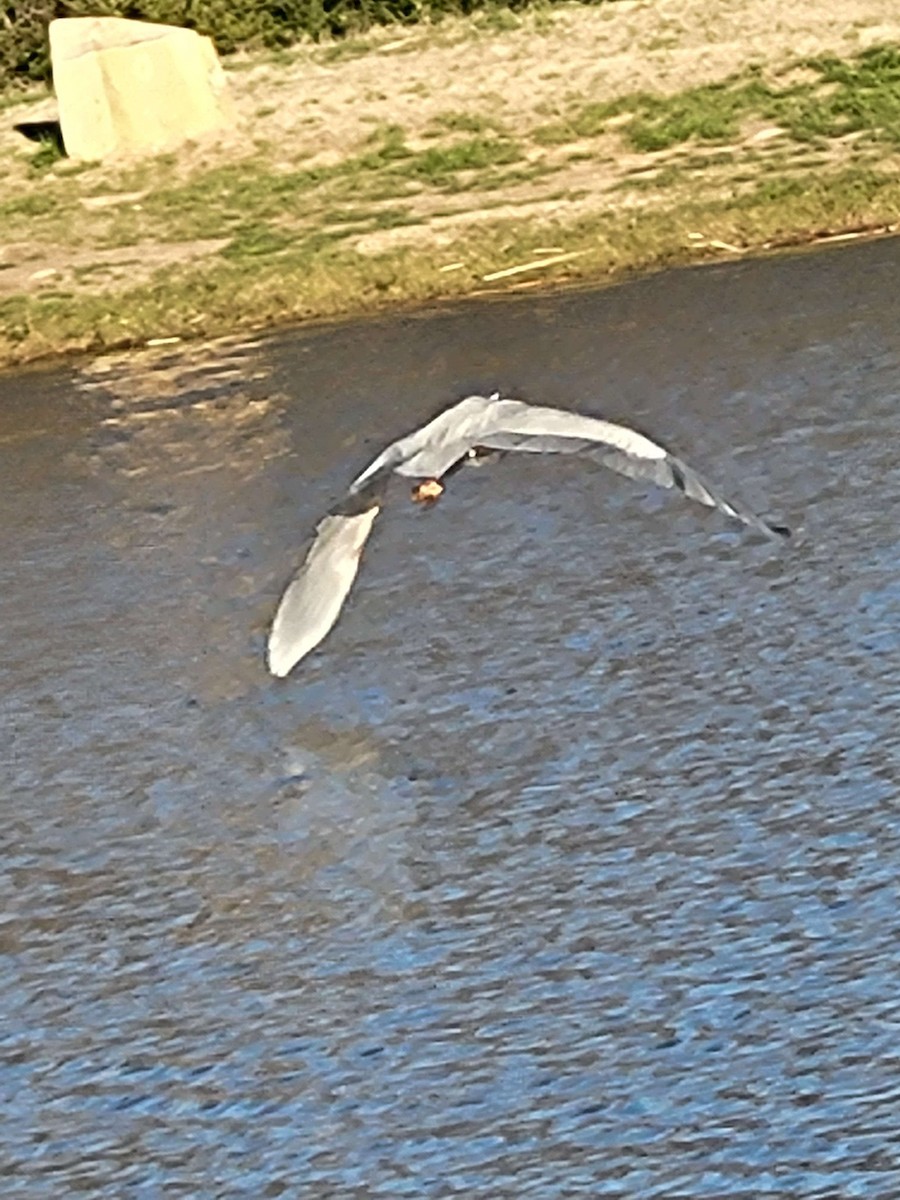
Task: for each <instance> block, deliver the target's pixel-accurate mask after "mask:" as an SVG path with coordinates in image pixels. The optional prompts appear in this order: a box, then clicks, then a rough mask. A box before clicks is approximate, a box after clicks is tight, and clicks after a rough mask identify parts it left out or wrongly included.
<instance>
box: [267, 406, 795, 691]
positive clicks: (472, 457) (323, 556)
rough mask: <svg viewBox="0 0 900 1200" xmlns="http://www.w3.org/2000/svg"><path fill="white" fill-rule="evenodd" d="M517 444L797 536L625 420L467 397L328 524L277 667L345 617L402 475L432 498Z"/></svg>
mask: <svg viewBox="0 0 900 1200" xmlns="http://www.w3.org/2000/svg"><path fill="white" fill-rule="evenodd" d="M509 451H521V452H525V453H531V454H578V455H580V456H581V457H583V458H589V459H592V460H593V461H595V462H599V463H602V465H603V466H605V467H610V468H611V469H612V470H614V471H618V472H619V473H620V474H622V475H628V476H630V477H631V478H632V479H647V480H650V481H651V482H652V483H655V484H657V485H659V486H660V487H666V488H672V487H674V488H678V489H679V490H680V491H681V492H683V493H684V495H685V496H687V497H688V499H690V500H697V501H699V503H700V504H705V505H707V506H708V507H710V508H718V509H720V510H721V511H722V512H723V513H725V515H726V516H728V517H731V518H733V519H734V520H736V521H740V522H742V523H743V524H744V525H747V526H749V527H750V528H751V529H754V530H756V531H757V532H759V533H762V534H764V535H765V536H766V537H769V538H773V539H779V538H782V537H788V536H789V535H790V531H789V530H788V529H786V528H785V527H784V526H782V525H771V524H769V522H768V521H764V520H763V519H762V517H758V516H757V515H756V514H755V513H753V512H751V511H750V510H749V509H748V508H745V507H744V506H743V505H741V504H740V503H738V502H737V501H733V500H726V499H725V498H724V497H723V496H721V495H720V494H719V493H718V492H717V491H715V489H714V488H713V487H712V486H711V485H710V484H708V483H706V481H705V480H703V479H702V478H701V477H700V476H699V475H698V474H697V473H696V471H694V470H693V469H692V468H691V467H689V466H688V465H687V463H685V462H682V460H681V459H680V458H676V457H675V455H674V454H670V453H669V452H668V450H666V449H665V448H664V447H663V446H660V445H658V444H657V443H656V442H654V441H651V440H650V438H648V437H645V436H644V435H643V434H641V433H637V432H636V431H635V430H633V429H629V428H628V427H627V426H625V425H615V424H613V423H612V422H611V421H602V420H599V419H598V418H596V417H586V416H582V415H580V414H579V413H573V412H566V411H564V410H563V409H558V408H544V407H540V406H538V405H534V404H526V403H525V402H524V401H521V400H510V399H504V398H501V396H500V395H499V393H495V394H494V395H492V396H489V397H485V396H467V397H466V399H464V400H460V401H459V402H458V403H457V404H454V405H453V406H452V407H450V408H448V409H445V410H444V411H443V412H442V413H440V414H439V415H438V416H437V417H435V418H434V420H433V421H429V422H428V424H427V425H423V426H422V428H421V429H416V430H414V431H413V432H412V433H408V434H407V435H406V436H405V437H402V438H399V439H398V440H397V441H396V442H392V443H391V444H390V445H389V446H388V447H387V448H386V449H385V450H383V451H382V452H381V454H379V455H378V457H377V458H376V459H375V460H374V461H373V462H372V463H370V464H369V466H367V467H366V469H365V470H364V471H363V472H362V474H361V475H358V476H357V477H356V479H354V480H353V482H352V483H351V484H350V487H349V489H348V491H347V493H346V495H345V496H344V498H343V499H342V500H341V501H340V503H338V504H337V505H336V506H335V507H334V508H333V509H332V510H331V512H330V513H329V514H328V515H327V516H326V517H325V518H324V519H323V520H322V521H320V522H319V524H318V526H317V527H316V535H315V538H314V540H313V543H312V546H311V547H310V549H309V552H308V553H307V555H306V559H305V560H304V562H303V564H302V565H301V567H300V569H299V571H298V572H297V574H296V575H295V576H294V578H293V580H292V581H291V583H290V584H289V585H288V587H287V589H286V590H285V592H284V595H283V596H282V597H281V601H280V603H279V605H278V609H277V611H276V613H275V618H274V620H273V621H272V627H271V630H270V632H269V641H268V666H269V670H270V671H271V673H272V674H273V675H277V676H285V675H287V674H288V673H289V672H290V671H291V670H292V669H293V668H294V667H295V666H296V665H297V663H298V662H299V661H300V660H301V659H302V658H303V657H305V655H307V654H309V652H310V651H311V650H313V649H314V648H315V647H316V646H317V645H318V644H319V642H321V641H322V639H323V638H324V637H325V636H326V634H327V633H328V632H329V630H330V629H331V628H332V626H333V625H334V624H335V622H336V621H337V619H338V616H339V614H340V611H341V608H342V607H343V604H344V601H345V599H346V598H347V594H348V592H349V591H350V588H351V587H352V586H353V580H354V579H355V578H356V572H357V570H358V568H359V560H360V556H361V554H362V551H363V547H364V546H365V544H366V539H367V538H368V536H369V534H370V533H371V532H372V526H373V524H374V522H375V518H376V517H377V516H378V513H379V511H380V509H381V508H382V506H383V503H384V498H385V493H386V490H387V484H388V481H389V479H390V477H391V476H392V475H393V474H395V473H396V474H398V475H403V476H407V477H410V478H414V479H418V480H419V482H418V483H417V484H416V485H415V486H414V487H413V489H412V499H413V500H415V501H416V502H418V503H420V504H426V505H427V504H433V503H435V502H436V501H437V500H438V499H439V498H440V496H441V494H442V493H443V491H444V480H445V479H446V478H447V477H448V476H449V475H451V474H453V473H454V472H455V471H456V470H457V469H459V467H461V466H463V465H465V464H466V463H467V462H477V461H478V460H479V459H481V458H482V457H484V456H490V455H491V454H493V455H498V454H505V453H507V452H509Z"/></svg>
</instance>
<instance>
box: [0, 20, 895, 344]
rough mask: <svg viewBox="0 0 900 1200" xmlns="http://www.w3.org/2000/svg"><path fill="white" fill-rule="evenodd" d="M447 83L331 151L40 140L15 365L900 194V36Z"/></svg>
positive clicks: (645, 254)
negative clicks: (875, 42) (725, 70)
mask: <svg viewBox="0 0 900 1200" xmlns="http://www.w3.org/2000/svg"><path fill="white" fill-rule="evenodd" d="M530 33H531V35H532V36H533V35H534V29H533V28H532V29H531V30H530ZM435 36H437V35H435ZM442 36H446V33H444V34H443V35H442ZM466 36H469V35H466ZM471 36H477V34H476V35H471ZM481 36H484V34H483V33H482V35H481ZM401 49H402V47H401ZM376 52H380V49H379V46H378V44H377V43H376V44H375V45H374V46H371V45H367V44H362V45H361V46H356V47H354V46H350V47H348V46H344V47H343V49H342V54H343V56H344V61H346V60H347V57H346V56H347V55H348V54H352V53H356V54H359V55H361V56H365V55H367V54H374V53H376ZM410 52H412V51H410ZM322 54H323V55H325V54H327V49H325V50H323V51H322ZM250 69H252V63H251V64H250ZM329 69H330V70H332V71H334V70H339V69H340V61H338V62H337V63H336V64H335V62H334V60H332V62H330V63H329ZM268 77H270V78H277V66H276V67H275V68H272V70H270V72H269V76H268ZM435 91H436V94H435V96H434V97H431V98H430V99H431V104H430V107H429V105H428V104H427V103H426V99H428V98H427V97H426V96H425V95H424V94H423V95H422V96H421V97H420V100H421V103H420V104H419V105H417V108H416V112H417V113H421V114H422V115H421V119H417V121H416V122H411V123H410V124H409V125H406V124H401V123H399V122H398V123H384V122H382V123H380V124H378V125H376V126H375V127H374V128H370V129H369V131H368V132H367V133H366V132H364V131H363V133H362V136H359V133H360V131H359V130H357V131H356V133H357V136H355V137H352V138H351V137H348V138H346V139H345V140H346V142H347V143H348V144H346V145H339V146H337V147H336V148H332V149H330V150H329V152H328V153H327V154H322V153H318V154H315V153H314V154H310V153H308V151H307V149H306V148H304V147H291V146H285V145H284V144H281V143H279V144H277V145H273V144H272V143H270V142H266V141H265V140H264V139H258V140H257V144H255V145H251V146H249V147H248V146H247V145H246V144H244V145H243V147H242V148H241V149H240V150H237V151H236V150H235V149H234V148H230V149H227V150H226V152H224V153H218V154H216V153H204V154H199V155H195V156H194V158H193V159H190V160H189V159H186V158H185V156H183V155H179V156H178V157H173V156H170V157H164V158H162V159H158V160H155V161H152V162H144V163H140V164H137V165H133V166H130V167H122V168H118V169H114V168H104V167H100V166H97V165H93V166H92V165H87V166H84V165H77V164H73V163H69V162H67V161H66V160H59V159H58V158H57V157H56V156H55V154H54V151H53V148H52V146H50V145H44V146H39V147H35V148H33V150H32V151H31V153H30V157H29V159H27V160H25V162H24V165H23V166H22V167H21V170H20V176H21V177H20V181H19V186H17V187H16V188H15V189H14V191H13V192H12V193H10V192H7V195H6V197H5V198H4V199H2V200H0V242H5V243H6V244H7V245H8V246H12V247H19V248H22V247H24V248H26V252H25V253H24V255H23V256H22V257H21V262H19V263H18V264H14V265H13V266H12V267H8V269H7V270H6V271H2V270H0V362H2V363H6V364H11V363H16V362H24V361H27V360H30V359H34V358H36V357H40V356H43V355H49V354H55V353H59V352H65V351H70V350H98V349H104V348H108V347H113V346H123V345H129V344H141V343H144V342H146V341H148V340H151V339H154V338H164V337H194V336H200V335H211V334H218V333H222V332H225V331H230V330H234V329H236V328H239V327H258V326H261V325H271V324H278V323H281V322H287V321H296V320H303V319H307V318H312V317H325V316H336V315H345V314H353V313H358V312H366V311H372V310H374V309H379V308H383V307H385V306H388V305H395V304H404V303H411V302H421V301H425V300H432V299H436V298H440V297H452V296H461V295H466V294H472V293H473V292H478V291H486V290H498V289H507V288H521V287H528V286H535V285H549V284H551V283H552V284H558V283H560V282H563V281H566V280H575V279H577V280H591V281H598V282H599V281H604V280H610V279H613V278H616V277H617V276H619V275H621V274H622V273H623V272H627V271H631V270H636V269H646V268H653V267H658V266H661V265H663V264H672V263H682V262H688V261H696V260H698V259H703V258H709V257H723V256H724V257H735V256H737V255H739V254H742V253H745V252H757V251H761V250H765V249H771V248H773V247H776V246H780V245H785V244H796V243H799V242H803V241H804V240H815V239H817V238H820V237H821V236H822V235H823V234H840V233H842V232H847V231H849V232H857V233H859V232H862V231H863V230H867V229H871V230H882V229H885V228H888V227H892V226H893V224H894V222H895V221H896V220H897V219H898V213H900V182H898V179H900V176H898V172H897V167H898V165H900V51H898V49H897V48H896V47H895V46H892V45H882V46H873V47H870V48H868V49H866V50H864V51H862V52H861V53H859V54H856V55H854V56H852V57H851V58H844V59H842V58H840V57H837V56H835V55H833V54H821V55H817V56H814V57H805V58H803V59H796V58H795V59H791V60H790V61H786V62H781V63H779V64H777V66H776V67H774V68H773V67H765V66H764V65H761V64H754V65H752V66H749V67H748V66H744V67H742V69H741V70H739V71H737V72H734V73H732V74H731V75H729V76H726V77H725V78H724V79H718V80H714V81H712V82H709V83H701V84H698V85H696V86H691V87H686V88H681V89H679V90H676V91H673V92H669V93H668V94H662V93H658V92H652V91H649V90H641V91H633V92H625V91H622V92H620V93H619V94H617V95H612V96H610V95H606V96H600V97H598V98H594V97H592V96H590V95H584V94H583V92H579V93H578V94H570V95H566V94H561V93H560V92H559V90H558V89H556V90H555V91H554V95H553V100H552V101H551V102H548V103H542V104H541V105H538V106H537V108H532V110H531V111H530V112H527V113H523V114H521V115H519V116H514V117H512V118H511V117H510V114H509V112H507V111H504V110H503V109H502V107H501V106H500V105H495V106H490V105H486V104H485V103H484V101H483V99H479V101H478V103H477V104H471V103H470V104H466V105H459V106H458V107H449V106H447V104H446V99H445V98H444V93H442V92H441V89H440V88H439V87H437V88H436V89H435ZM271 94H272V96H273V97H277V95H278V92H277V88H275V89H272V91H271ZM265 99H266V96H265V94H263V93H262V92H261V91H260V92H257V93H256V94H255V95H254V97H253V103H254V104H255V105H256V111H257V114H258V119H259V121H260V122H263V121H264V118H265V108H266V104H265ZM273 102H274V101H273ZM373 107H377V105H374V103H373ZM259 114H262V115H259ZM20 157H21V156H20ZM29 248H30V250H29ZM4 288H5V290H2V289H4Z"/></svg>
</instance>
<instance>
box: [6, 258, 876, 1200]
mask: <svg viewBox="0 0 900 1200" xmlns="http://www.w3.org/2000/svg"><path fill="white" fill-rule="evenodd" d="M898 269H900V243H898V242H896V241H883V242H877V243H870V244H868V245H864V246H857V247H853V248H849V249H848V248H845V249H843V250H841V251H839V252H830V253H818V254H803V255H799V256H795V257H789V258H783V259H778V260H770V261H763V262H757V263H747V264H741V265H737V266H730V267H712V268H705V269H702V270H690V271H683V272H677V273H671V274H667V275H660V276H657V277H655V278H651V279H647V280H643V281H639V282H635V283H630V284H628V285H625V286H622V287H619V288H616V289H612V290H608V291H604V292H601V293H591V292H573V293H568V294H565V295H559V296H550V297H544V298H535V297H534V296H530V297H528V298H525V299H517V300H512V301H506V302H493V303H490V304H484V303H482V304H481V305H475V304H473V305H469V306H464V307H461V308H458V309H452V310H444V311H438V312H434V313H424V314H421V315H419V316H415V317H404V318H399V319H385V320H383V321H374V322H368V323H365V324H361V325H359V324H358V325H347V326H341V327H336V328H328V329H323V330H312V331H301V332H299V333H292V334H284V335H280V336H278V337H273V338H270V339H262V340H259V341H255V342H241V341H239V340H237V339H233V340H229V341H224V342H221V343H217V344H214V345H207V346H191V347H178V348H175V349H172V348H167V349H166V350H158V351H155V352H153V353H150V352H141V353H133V354H130V355H121V356H110V357H108V358H105V359H98V360H94V361H92V362H91V361H84V362H83V363H81V364H79V365H77V366H75V367H74V368H70V369H67V370H64V371H60V372H56V373H44V372H31V373H27V374H24V375H19V376H6V377H0V512H2V514H3V520H2V523H0V627H2V629H3V631H4V647H5V649H4V654H3V689H2V700H0V722H2V728H0V744H2V745H3V746H5V747H6V755H7V759H6V763H5V769H4V771H3V776H4V779H5V783H4V787H3V793H4V818H5V819H4V821H3V822H2V826H0V839H2V860H0V863H2V867H0V888H2V902H0V948H2V958H0V1013H2V1021H0V1054H2V1063H3V1069H2V1071H0V1116H2V1120H0V1162H2V1163H3V1180H4V1183H3V1194H4V1195H5V1196H6V1195H8V1196H11V1197H12V1196H23V1197H24V1196H27V1197H29V1198H31V1197H35V1198H38V1197H47V1198H50V1197H52V1198H54V1200H56V1198H58V1197H62V1196H76V1195H86V1196H92V1197H93V1196H103V1197H121V1196H129V1197H130V1196H135V1197H147V1198H155V1197H167V1198H168V1197H177V1196H185V1197H195V1196H217V1197H218V1196H229V1197H230V1196H234V1197H243V1196H246V1197H254V1198H257V1197H275V1196H304V1197H306V1196H309V1197H369V1196H373V1197H374V1196H384V1197H404V1196H410V1197H416V1198H421V1197H449V1196H460V1197H465V1198H467V1200H471V1198H473V1197H485V1198H486V1200H487V1198H490V1200H496V1198H497V1197H506V1196H509V1197H516V1198H520V1197H525V1196H534V1197H541V1198H542V1200H543V1198H545V1197H575V1196H584V1197H594V1196H622V1197H638V1196H639V1197H662V1196H666V1197H669V1196H691V1197H694V1196H695V1197H706V1196H709V1197H721V1196H729V1197H747V1198H750V1197H754V1198H755V1197H768V1196H773V1197H775V1196H777V1197H791V1198H793V1197H853V1196H865V1197H873V1196H878V1197H881V1196H884V1197H893V1196H895V1195H898V1194H900V1157H898V1155H897V1152H896V1145H895V1143H896V1129H897V1123H898V1112H900V1001H898V976H900V937H898V934H897V908H898V885H897V882H896V881H897V878H898V868H900V815H898V808H897V804H896V798H897V794H898V778H900V732H898V721H897V711H898V705H900V632H898V631H900V572H898V565H897V564H898V562H900V533H898V528H900V522H898V514H900V473H898V470H897V467H896V446H897V445H898V444H900V299H898V289H897V287H896V280H897V277H898ZM494 387H497V388H501V389H503V390H511V391H514V392H516V393H517V394H520V395H523V396H524V397H525V398H527V399H531V400H534V401H537V402H542V403H549V404H561V405H566V406H572V407H578V408H580V409H582V410H584V411H589V412H594V413H600V414H602V415H605V416H608V417H612V418H614V419H615V418H620V419H626V420H630V421H633V422H635V423H636V424H638V425H639V426H640V427H641V428H643V429H645V430H646V431H647V432H650V433H652V434H655V435H656V436H658V437H660V438H662V439H663V440H665V441H667V443H668V444H670V445H671V446H672V447H673V448H675V449H677V450H678V451H679V452H680V453H681V454H682V455H683V456H684V457H686V458H687V459H688V461H690V462H691V463H692V464H693V465H695V466H696V467H697V468H699V469H701V470H703V471H704V473H705V474H707V475H708V476H709V477H710V478H711V479H713V480H715V481H716V482H717V483H719V484H720V485H721V486H722V487H723V488H724V489H725V490H726V491H728V490H730V491H732V492H734V493H735V494H736V495H739V496H741V497H743V498H744V499H746V500H747V501H748V502H750V503H752V504H754V505H755V506H757V507H758V508H759V509H760V510H761V511H764V512H767V513H770V514H772V515H773V516H777V517H779V518H782V519H785V520H787V521H788V523H790V524H792V525H794V526H795V527H796V528H797V530H798V536H797V538H796V539H795V541H794V543H793V544H792V545H791V546H790V547H788V548H786V549H785V548H780V547H777V546H771V545H769V544H766V543H761V542H760V541H758V540H756V539H754V538H753V537H752V536H751V535H746V534H743V533H742V532H740V531H739V530H738V531H736V530H734V529H733V528H732V527H731V526H730V525H728V524H727V523H726V522H725V521H724V520H723V519H722V518H720V517H719V516H718V515H717V514H715V513H710V512H707V511H706V510H703V509H698V508H696V507H695V506H689V505H687V504H686V503H685V502H684V501H683V500H680V499H679V498H678V497H675V496H671V495H669V494H663V493H658V492H654V491H652V490H651V489H649V488H648V487H644V486H642V485H640V484H636V483H634V482H631V481H629V480H626V479H622V478H619V477H617V476H613V475H606V474H604V473H602V472H601V471H600V470H599V469H597V468H592V467H590V466H585V465H583V464H579V463H576V462H573V461H559V462H556V461H539V460H537V459H532V458H530V457H527V458H524V459H520V460H513V459H512V458H508V459H506V460H504V461H503V462H501V463H499V464H497V465H496V466H494V467H491V468H485V469H483V470H480V471H471V472H468V471H466V472H462V473H461V474H460V475H459V476H456V477H455V478H454V480H453V481H452V482H451V488H450V492H449V494H448V496H447V497H446V498H445V499H444V500H443V501H442V503H441V504H440V505H438V506H437V507H436V508H435V509H434V510H432V511H429V512H422V511H419V510H418V509H416V508H414V507H413V506H411V505H409V504H407V503H406V501H405V499H404V495H405V491H406V489H405V487H404V486H403V485H402V484H401V485H400V487H399V490H398V493H397V503H396V504H394V505H393V506H391V507H390V509H389V511H387V512H386V513H385V514H384V516H383V517H382V518H381V519H380V521H379V527H378V529H377V530H376V533H375V534H374V536H373V538H372V542H371V545H370V548H369V549H368V550H367V553H366V557H365V562H364V564H363V569H362V571H361V573H360V578H359V582H358V586H357V588H356V590H355V592H354V594H353V596H352V597H351V600H350V602H349V604H348V607H347V609H346V611H345V614H344V616H343V617H342V619H341V621H340V623H339V624H338V626H337V627H336V629H335V630H334V632H333V634H332V635H331V636H330V638H329V639H328V640H327V641H326V642H325V643H323V645H322V647H321V648H320V650H318V651H317V652H316V653H315V654H314V655H312V656H311V657H310V658H309V659H308V660H306V661H305V662H304V663H303V664H302V665H301V667H300V668H299V669H298V670H297V672H296V673H295V674H294V675H293V676H292V677H290V678H289V679H288V680H287V681H284V682H280V681H274V680H270V679H269V678H268V677H267V676H266V674H265V672H264V669H263V664H262V658H261V655H262V647H263V641H264V633H265V627H266V624H267V622H268V620H269V619H270V617H271V613H272V609H273V606H274V603H275V601H276V599H277V596H278V594H279V591H280V589H281V587H282V586H283V584H284V582H285V581H286V579H287V578H288V576H289V574H290V572H291V570H292V569H293V566H294V565H295V563H296V561H297V560H298V558H299V556H300V555H301V553H302V550H303V546H304V543H305V539H306V537H307V535H308V533H309V531H310V530H311V528H312V526H313V525H314V523H315V521H316V520H317V519H318V518H319V517H320V516H321V514H322V513H323V512H324V511H326V510H327V508H328V506H329V505H330V504H331V503H332V502H333V501H334V500H335V499H336V498H337V496H338V495H339V494H340V492H341V490H342V488H343V487H344V486H345V485H346V483H347V482H348V481H349V480H350V479H351V478H352V477H353V476H354V475H355V474H356V473H357V472H358V470H359V469H361V467H362V466H363V465H364V464H365V462H366V461H367V458H369V457H371V456H372V455H374V453H375V452H376V451H377V450H378V449H379V448H380V446H381V445H382V444H383V443H384V442H385V441H387V440H390V439H391V438H392V437H394V436H395V435H397V434H398V433H401V432H403V431H404V430H405V429H407V428H409V427H411V426H414V425H416V424H418V423H420V422H421V421H422V420H423V419H425V418H426V417H427V416H430V415H431V414H432V413H433V412H434V411H435V409H436V408H437V407H439V406H440V405H442V404H445V403H448V402H450V401H451V400H453V399H455V398H457V397H458V396H459V395H461V394H463V393H464V392H466V391H467V390H470V389H478V390H486V389H492V388H494Z"/></svg>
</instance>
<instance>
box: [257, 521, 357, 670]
mask: <svg viewBox="0 0 900 1200" xmlns="http://www.w3.org/2000/svg"><path fill="white" fill-rule="evenodd" d="M379 509H380V505H378V504H373V505H372V507H371V508H366V509H364V510H363V511H362V512H351V513H342V512H335V513H331V514H330V515H329V516H327V517H325V518H324V520H322V521H320V522H319V524H318V526H317V528H316V536H315V540H314V541H313V544H312V546H310V548H309V552H308V554H307V555H306V559H305V560H304V562H303V565H302V566H301V567H300V570H299V571H298V572H297V574H296V575H295V576H294V578H293V580H292V581H291V582H290V583H289V584H288V587H287V589H286V591H285V593H284V595H283V596H282V597H281V601H280V603H279V605H278V609H277V611H276V613H275V618H274V620H273V621H272V628H271V630H270V631H269V642H268V647H267V660H268V665H269V670H270V671H271V673H272V674H273V675H278V676H280V677H283V676H285V675H287V674H288V672H289V671H291V670H292V669H293V668H294V667H295V666H296V665H297V663H298V662H299V661H300V659H301V658H303V657H304V656H305V655H307V654H309V652H310V650H312V649H314V648H315V647H316V646H318V644H319V642H321V641H322V639H323V638H324V637H325V635H326V634H327V633H328V631H329V630H330V629H331V627H332V626H333V625H334V623H335V621H336V620H337V619H338V616H339V615H340V611H341V609H342V608H343V606H344V601H345V600H346V599H347V593H348V592H349V591H350V588H351V587H352V586H353V580H354V579H355V578H356V572H357V571H358V569H359V560H360V555H361V554H362V551H363V547H364V546H365V544H366V539H367V538H368V536H369V534H370V533H371V532H372V526H373V524H374V523H375V518H376V517H377V516H378V512H379Z"/></svg>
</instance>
